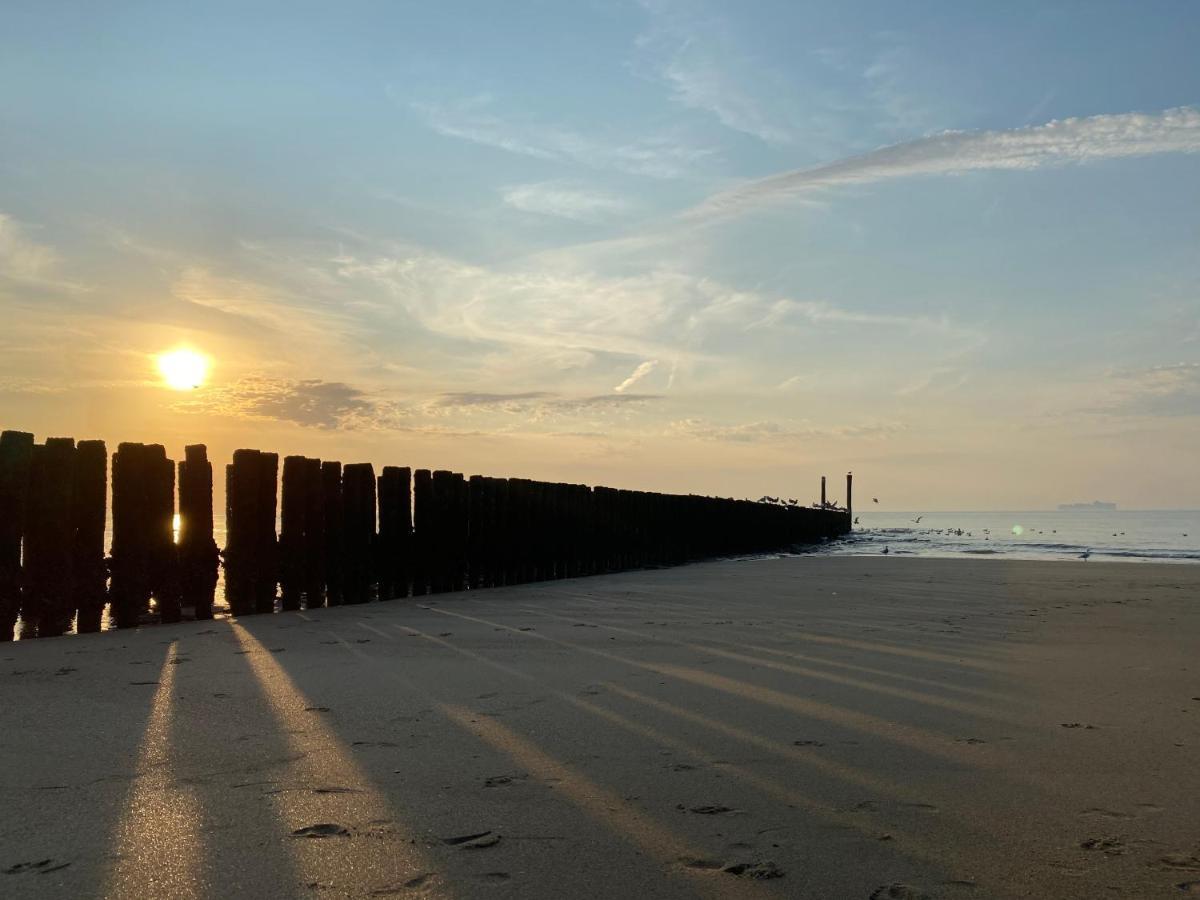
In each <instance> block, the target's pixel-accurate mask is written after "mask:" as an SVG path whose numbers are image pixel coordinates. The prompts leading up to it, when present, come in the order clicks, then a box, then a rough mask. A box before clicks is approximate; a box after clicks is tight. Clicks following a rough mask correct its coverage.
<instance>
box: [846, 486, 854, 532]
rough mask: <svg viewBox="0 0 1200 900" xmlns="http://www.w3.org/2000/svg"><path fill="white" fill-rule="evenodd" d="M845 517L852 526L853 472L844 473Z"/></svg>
mask: <svg viewBox="0 0 1200 900" xmlns="http://www.w3.org/2000/svg"><path fill="white" fill-rule="evenodd" d="M846 519H847V521H848V523H849V526H850V527H853V526H854V473H853V472H847V473H846Z"/></svg>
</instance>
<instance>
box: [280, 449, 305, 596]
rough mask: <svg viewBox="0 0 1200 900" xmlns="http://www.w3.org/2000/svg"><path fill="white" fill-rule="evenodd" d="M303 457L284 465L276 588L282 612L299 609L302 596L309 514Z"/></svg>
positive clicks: (290, 459) (285, 460) (292, 458)
mask: <svg viewBox="0 0 1200 900" xmlns="http://www.w3.org/2000/svg"><path fill="white" fill-rule="evenodd" d="M305 462H306V461H305V459H304V457H303V456H289V457H287V458H285V459H284V461H283V494H282V497H281V500H280V524H279V585H280V602H279V605H280V607H281V608H283V609H289V610H290V609H299V608H300V596H301V594H302V593H303V592H304V576H305V551H306V549H307V548H306V547H305V542H304V535H305V531H306V529H307V523H306V522H305V514H306V513H307V512H308V481H307V479H306V477H305V475H306V472H305V469H304V466H305Z"/></svg>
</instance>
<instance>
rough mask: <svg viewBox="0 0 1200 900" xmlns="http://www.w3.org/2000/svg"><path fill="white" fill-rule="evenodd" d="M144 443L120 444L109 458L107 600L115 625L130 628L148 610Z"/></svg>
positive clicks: (148, 516)
mask: <svg viewBox="0 0 1200 900" xmlns="http://www.w3.org/2000/svg"><path fill="white" fill-rule="evenodd" d="M147 468H148V455H147V448H146V446H145V445H144V444H135V443H122V444H118V445H117V452H116V453H114V454H113V458H112V518H113V530H112V552H111V559H110V562H109V573H110V574H111V576H112V578H111V581H110V582H109V589H108V590H109V600H110V601H111V604H112V606H111V612H112V617H113V621H114V622H115V623H116V626H117V627H118V628H132V627H134V626H135V625H137V624H138V621H139V620H140V618H141V616H142V614H143V613H145V612H146V611H147V610H148V609H149V603H150V590H151V574H150V545H151V535H150V531H151V513H150V507H149V503H148V499H147V493H146V484H147V481H148V475H147Z"/></svg>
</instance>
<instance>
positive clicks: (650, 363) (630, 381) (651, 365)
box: [613, 359, 658, 394]
mask: <svg viewBox="0 0 1200 900" xmlns="http://www.w3.org/2000/svg"><path fill="white" fill-rule="evenodd" d="M656 368H658V360H657V359H648V360H646V361H645V362H644V363H641V364H640V365H639V366H638V367H637V368H636V369H634V370H633V371H632V372H630V373H629V377H628V378H626V379H625V380H624V381H622V382H621V383H620V384H618V385H617V386H616V387H615V388H613V390H614V391H616V392H617V393H618V394H623V393H625V392H626V391H627V390H629V389H630V388H631V387H633V386H634V385H635V384H637V383H638V382H639V381H641V380H642V379H643V378H645V377H646V376H647V375H649V374H650V373H651V372H653V371H654V370H655V369H656Z"/></svg>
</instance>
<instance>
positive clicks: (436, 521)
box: [429, 469, 455, 594]
mask: <svg viewBox="0 0 1200 900" xmlns="http://www.w3.org/2000/svg"><path fill="white" fill-rule="evenodd" d="M431 499H432V500H433V516H432V518H433V546H432V547H431V548H430V549H431V551H432V552H431V553H430V557H431V568H432V569H433V571H432V573H431V577H430V579H429V580H430V585H431V587H432V589H433V592H434V593H435V594H439V593H442V592H444V591H448V590H451V583H452V570H453V565H454V564H453V559H454V547H453V541H454V535H453V530H454V529H453V524H452V523H453V519H454V502H455V501H454V473H453V472H450V471H447V470H445V469H439V470H437V471H435V472H434V473H433V493H432V498H431Z"/></svg>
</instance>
